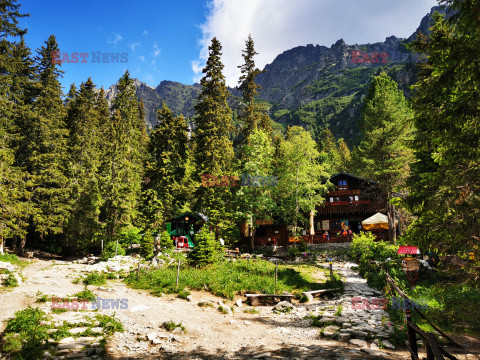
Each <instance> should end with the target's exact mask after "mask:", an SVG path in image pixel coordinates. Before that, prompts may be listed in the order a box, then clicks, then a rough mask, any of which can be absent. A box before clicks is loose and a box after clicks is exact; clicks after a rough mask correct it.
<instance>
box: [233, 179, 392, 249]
mask: <svg viewBox="0 0 480 360" xmlns="http://www.w3.org/2000/svg"><path fill="white" fill-rule="evenodd" d="M329 181H330V182H331V183H332V185H333V189H332V190H331V191H330V192H329V193H328V194H326V195H325V196H324V202H323V203H322V204H320V205H318V206H317V207H316V214H315V215H314V217H313V230H314V234H311V233H310V230H309V229H310V228H311V226H308V224H306V226H305V228H307V230H303V232H302V233H301V234H298V235H300V237H301V238H303V240H304V241H305V242H307V243H310V244H312V243H327V242H347V241H351V236H352V235H353V234H355V233H358V232H360V231H361V230H362V221H363V220H365V219H367V218H369V217H370V216H372V215H374V214H376V213H377V212H381V211H385V209H386V204H385V202H382V201H379V199H380V196H379V189H378V186H377V184H376V183H375V182H373V181H370V180H366V179H362V178H359V177H357V176H354V175H351V174H347V173H339V174H336V175H334V176H332V177H331V178H330V179H329ZM257 225H258V227H257V230H256V234H255V245H256V246H271V245H278V246H285V245H290V244H293V243H295V242H296V241H298V239H296V238H295V237H293V235H292V233H291V230H292V227H291V226H287V225H281V224H275V223H273V222H271V221H263V222H257ZM241 231H242V238H243V239H242V240H243V241H242V242H243V243H245V241H246V240H247V238H248V227H247V226H246V224H243V225H242V229H241ZM327 233H328V235H327ZM247 243H248V242H247Z"/></svg>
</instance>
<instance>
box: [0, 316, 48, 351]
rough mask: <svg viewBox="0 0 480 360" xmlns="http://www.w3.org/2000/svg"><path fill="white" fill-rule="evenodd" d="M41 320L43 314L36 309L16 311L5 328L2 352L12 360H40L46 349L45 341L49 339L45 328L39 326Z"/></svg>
mask: <svg viewBox="0 0 480 360" xmlns="http://www.w3.org/2000/svg"><path fill="white" fill-rule="evenodd" d="M42 320H45V313H44V312H43V311H41V310H40V309H38V308H31V307H28V308H26V309H24V310H21V311H17V312H16V313H15V316H14V317H13V319H10V320H9V321H8V323H7V326H6V328H5V332H4V336H3V338H4V341H3V344H2V350H3V351H4V352H7V353H9V354H10V355H11V356H12V358H14V359H28V360H37V359H42V357H43V351H44V350H46V349H47V347H48V346H47V345H46V344H45V340H47V339H48V338H49V334H48V333H47V326H46V325H40V322H41V321H42Z"/></svg>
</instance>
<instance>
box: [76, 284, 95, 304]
mask: <svg viewBox="0 0 480 360" xmlns="http://www.w3.org/2000/svg"><path fill="white" fill-rule="evenodd" d="M73 296H74V297H76V298H77V299H78V300H79V301H82V300H84V301H96V300H97V297H96V296H95V294H94V293H93V292H92V291H91V290H87V287H86V286H85V290H83V291H80V292H79V293H76V294H74V295H73Z"/></svg>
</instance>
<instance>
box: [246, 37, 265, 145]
mask: <svg viewBox="0 0 480 360" xmlns="http://www.w3.org/2000/svg"><path fill="white" fill-rule="evenodd" d="M254 45H255V44H254V42H253V39H252V36H251V35H249V36H248V39H247V40H246V41H245V50H243V51H242V57H243V59H244V61H245V62H244V64H243V65H241V66H239V68H240V69H241V73H242V75H241V76H240V79H239V81H238V82H239V84H240V86H239V90H240V91H241V92H242V97H243V101H244V103H245V106H244V107H243V108H242V109H241V112H240V117H241V119H242V120H243V128H242V131H241V133H242V138H243V142H245V141H246V140H247V139H248V137H249V136H250V135H251V134H252V133H253V131H254V130H255V129H256V128H257V127H260V128H261V129H264V130H265V131H267V132H271V131H272V127H271V120H270V117H269V116H268V114H267V112H266V111H264V110H263V109H262V108H261V107H260V106H259V105H258V104H257V103H256V101H255V98H256V96H257V95H258V90H257V89H260V88H261V86H260V85H258V84H256V83H255V78H256V77H257V75H258V74H260V73H261V71H260V70H258V69H257V68H256V67H255V61H254V59H253V58H254V56H255V55H258V53H257V52H256V51H255V46H254Z"/></svg>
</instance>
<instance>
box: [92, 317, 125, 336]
mask: <svg viewBox="0 0 480 360" xmlns="http://www.w3.org/2000/svg"><path fill="white" fill-rule="evenodd" d="M96 319H97V320H98V321H99V322H100V324H99V325H98V326H101V327H103V329H104V330H103V331H104V333H105V334H107V335H112V334H114V333H116V332H123V325H122V323H121V322H120V321H119V320H118V319H116V318H115V314H113V315H111V316H109V315H100V314H98V315H97V316H96Z"/></svg>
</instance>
